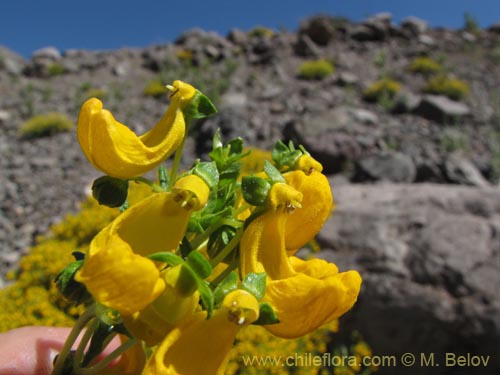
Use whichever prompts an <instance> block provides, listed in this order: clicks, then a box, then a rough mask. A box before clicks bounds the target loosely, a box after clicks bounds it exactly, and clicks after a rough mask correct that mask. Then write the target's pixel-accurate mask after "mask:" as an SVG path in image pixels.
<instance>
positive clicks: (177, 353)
mask: <svg viewBox="0 0 500 375" xmlns="http://www.w3.org/2000/svg"><path fill="white" fill-rule="evenodd" d="M258 317H259V303H258V301H257V299H256V298H255V297H253V296H252V295H251V294H250V293H248V292H246V291H244V290H241V289H238V290H235V291H233V292H230V293H229V294H228V295H227V296H226V297H225V298H224V301H223V303H222V306H221V309H219V310H216V311H215V312H214V314H213V316H212V317H211V318H210V319H206V312H204V311H203V312H198V313H195V314H193V315H192V316H191V317H188V318H187V319H186V320H184V321H183V322H182V323H180V324H179V325H178V326H177V327H176V328H175V329H173V330H172V331H171V332H170V333H169V334H168V335H167V337H166V338H165V340H164V341H163V342H162V343H161V344H160V345H159V346H158V347H157V349H156V350H155V352H154V353H153V355H152V356H151V358H150V360H149V361H148V363H147V364H146V367H145V369H144V371H143V373H142V374H143V375H223V374H224V371H225V366H226V364H227V361H228V360H229V352H230V351H231V348H232V347H233V342H234V339H235V338H236V334H237V333H238V331H239V330H240V329H241V328H242V327H244V326H246V325H248V324H251V323H252V322H254V321H255V320H257V319H258Z"/></svg>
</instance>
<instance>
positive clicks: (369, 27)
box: [349, 23, 387, 42]
mask: <svg viewBox="0 0 500 375" xmlns="http://www.w3.org/2000/svg"><path fill="white" fill-rule="evenodd" d="M349 34H350V36H351V38H352V39H354V40H357V41H359V42H366V41H382V40H384V39H385V38H386V36H387V35H386V29H385V25H383V24H378V23H369V24H368V23H364V24H361V25H355V26H354V27H353V28H352V29H351V30H350V33H349Z"/></svg>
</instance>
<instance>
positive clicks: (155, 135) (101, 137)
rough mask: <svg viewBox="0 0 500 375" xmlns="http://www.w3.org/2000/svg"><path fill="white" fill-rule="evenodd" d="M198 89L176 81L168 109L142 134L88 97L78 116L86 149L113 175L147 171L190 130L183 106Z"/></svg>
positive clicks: (80, 138)
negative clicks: (116, 118) (135, 131)
mask: <svg viewBox="0 0 500 375" xmlns="http://www.w3.org/2000/svg"><path fill="white" fill-rule="evenodd" d="M195 92H196V90H195V88H194V87H193V86H191V85H189V84H187V83H184V82H181V81H175V82H174V83H173V87H172V92H171V94H170V95H171V100H172V101H171V103H170V106H169V107H168V110H167V111H166V113H165V114H164V115H163V117H162V118H161V120H160V121H159V122H158V123H157V124H156V125H155V126H154V127H153V128H152V129H151V130H149V131H148V132H146V133H145V134H143V135H141V136H137V135H136V134H135V133H134V132H133V131H132V130H130V129H129V128H128V127H127V126H126V125H124V124H121V123H120V122H118V121H116V120H115V118H114V117H113V115H112V114H111V112H109V111H108V110H105V109H103V105H102V102H101V101H100V100H99V99H96V98H92V99H89V100H87V101H86V102H85V103H84V104H83V106H82V109H81V111H80V115H79V118H78V132H77V133H78V141H79V142H80V146H81V148H82V150H83V153H84V154H85V156H86V157H87V159H88V160H89V162H90V163H91V164H92V165H93V166H94V167H96V168H97V169H99V170H101V171H102V172H104V173H106V174H107V175H109V176H112V177H116V178H122V179H129V178H134V177H137V176H140V175H143V174H144V173H146V172H148V171H150V170H151V169H153V168H154V167H156V166H157V165H158V164H160V163H161V162H162V161H163V160H165V159H166V158H168V157H169V156H170V155H171V154H172V153H173V152H174V151H175V150H176V149H177V147H178V146H179V145H180V143H181V141H182V139H183V138H184V134H185V130H186V129H185V128H186V125H185V122H184V115H183V113H182V109H183V108H184V107H185V106H186V104H188V103H189V101H190V100H191V99H192V98H193V96H194V94H195Z"/></svg>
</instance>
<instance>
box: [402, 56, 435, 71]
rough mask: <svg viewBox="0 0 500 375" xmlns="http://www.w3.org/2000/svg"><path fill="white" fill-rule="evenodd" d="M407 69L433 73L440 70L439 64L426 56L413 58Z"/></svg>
mask: <svg viewBox="0 0 500 375" xmlns="http://www.w3.org/2000/svg"><path fill="white" fill-rule="evenodd" d="M408 70H409V71H410V72H413V73H422V74H427V75H430V74H434V73H438V72H439V71H441V70H442V66H441V64H439V63H438V62H437V61H435V60H433V59H431V58H430V57H427V56H420V57H416V58H415V59H413V61H412V62H411V64H410V66H409V67H408Z"/></svg>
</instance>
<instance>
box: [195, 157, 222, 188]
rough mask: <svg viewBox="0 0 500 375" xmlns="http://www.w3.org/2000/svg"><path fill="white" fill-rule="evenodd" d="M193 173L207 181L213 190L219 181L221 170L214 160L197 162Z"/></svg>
mask: <svg viewBox="0 0 500 375" xmlns="http://www.w3.org/2000/svg"><path fill="white" fill-rule="evenodd" d="M193 174H194V175H196V176H198V177H200V178H201V179H202V180H203V181H205V183H206V184H207V185H208V187H209V188H210V189H211V190H212V189H214V188H215V187H217V184H218V183H219V171H218V170H217V164H216V163H215V162H214V161H211V162H202V163H197V164H196V166H195V167H194V168H193Z"/></svg>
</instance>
